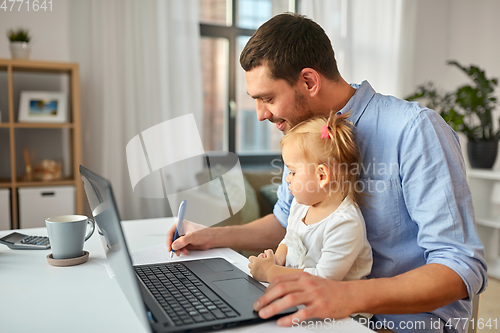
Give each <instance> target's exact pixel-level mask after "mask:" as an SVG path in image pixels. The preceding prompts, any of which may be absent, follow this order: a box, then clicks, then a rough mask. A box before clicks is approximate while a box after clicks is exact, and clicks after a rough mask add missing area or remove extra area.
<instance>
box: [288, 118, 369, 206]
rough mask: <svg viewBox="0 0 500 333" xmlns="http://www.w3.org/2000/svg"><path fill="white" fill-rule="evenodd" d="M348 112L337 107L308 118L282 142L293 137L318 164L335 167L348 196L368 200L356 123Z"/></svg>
mask: <svg viewBox="0 0 500 333" xmlns="http://www.w3.org/2000/svg"><path fill="white" fill-rule="evenodd" d="M349 116H350V111H349V112H346V113H344V114H341V113H337V112H335V111H331V112H330V116H329V117H328V119H327V118H325V117H316V118H311V119H308V120H306V121H304V122H302V123H300V124H298V125H296V126H295V127H293V128H292V129H291V130H290V131H289V132H288V133H287V134H286V135H285V136H284V137H283V138H282V139H281V146H283V144H284V143H285V142H286V141H288V140H289V139H290V138H292V137H296V138H298V139H299V140H296V141H295V140H294V141H295V142H296V143H297V145H298V147H297V148H298V149H300V150H301V151H302V152H303V153H304V155H305V156H306V157H308V158H313V159H314V160H315V162H316V163H318V164H325V165H327V166H328V167H329V168H330V169H331V170H332V177H333V181H335V182H336V185H337V186H338V189H339V190H340V191H341V192H342V194H343V195H344V197H347V196H351V197H352V199H353V200H354V201H355V202H357V203H359V204H364V203H363V201H362V199H361V196H362V195H363V193H362V192H361V191H360V190H359V184H358V181H359V174H360V171H361V155H360V152H359V147H358V145H357V143H356V138H355V127H354V125H353V123H352V122H351V121H348V120H347V119H348V118H349Z"/></svg>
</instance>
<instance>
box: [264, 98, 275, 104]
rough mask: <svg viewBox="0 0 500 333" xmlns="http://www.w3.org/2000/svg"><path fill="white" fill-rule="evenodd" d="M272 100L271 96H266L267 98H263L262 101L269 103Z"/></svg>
mask: <svg viewBox="0 0 500 333" xmlns="http://www.w3.org/2000/svg"><path fill="white" fill-rule="evenodd" d="M272 100H273V99H272V98H267V99H263V100H262V102H264V103H271V101H272Z"/></svg>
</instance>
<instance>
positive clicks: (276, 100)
mask: <svg viewBox="0 0 500 333" xmlns="http://www.w3.org/2000/svg"><path fill="white" fill-rule="evenodd" d="M245 76H246V81H247V92H248V94H249V95H250V96H251V97H252V98H253V99H255V103H256V109H257V119H259V121H264V120H266V119H267V120H269V121H270V122H272V123H275V124H276V127H277V128H278V129H279V130H280V131H282V132H283V133H284V134H286V133H287V132H288V131H289V130H290V129H291V128H292V127H293V126H295V125H297V124H298V123H300V122H302V121H304V120H306V119H309V118H311V117H313V116H314V113H313V111H312V110H311V108H310V107H309V105H308V103H307V101H306V98H305V96H304V95H303V94H302V93H301V92H300V91H299V89H298V85H297V84H296V85H294V86H290V85H289V84H288V82H286V81H285V80H281V79H280V80H275V79H272V78H271V77H270V74H269V71H268V68H267V66H266V65H261V66H258V67H255V68H253V69H251V70H249V71H248V72H246V73H245Z"/></svg>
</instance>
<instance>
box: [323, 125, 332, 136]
mask: <svg viewBox="0 0 500 333" xmlns="http://www.w3.org/2000/svg"><path fill="white" fill-rule="evenodd" d="M329 137H330V132H329V131H328V125H323V126H321V138H322V139H328V138H329Z"/></svg>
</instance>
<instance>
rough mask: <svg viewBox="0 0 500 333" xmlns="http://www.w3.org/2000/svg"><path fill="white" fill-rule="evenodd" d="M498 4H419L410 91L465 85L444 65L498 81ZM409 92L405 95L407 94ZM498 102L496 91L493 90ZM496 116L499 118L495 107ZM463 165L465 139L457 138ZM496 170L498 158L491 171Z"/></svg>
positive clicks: (478, 0)
mask: <svg viewBox="0 0 500 333" xmlns="http://www.w3.org/2000/svg"><path fill="white" fill-rule="evenodd" d="M499 14H500V1H498V0H419V1H418V5H417V13H416V15H417V18H416V22H417V29H416V35H415V47H414V50H415V52H414V58H413V66H412V68H411V69H409V73H408V74H409V75H410V82H412V83H413V85H414V87H416V86H417V85H418V84H421V83H424V82H425V81H433V82H434V83H435V84H436V85H438V86H439V87H442V88H443V89H446V90H451V89H454V88H456V87H458V86H459V85H462V84H465V83H468V82H469V79H468V77H467V76H466V75H465V74H463V73H462V72H461V71H460V70H458V69H457V68H456V67H452V66H449V65H446V61H447V60H457V61H458V62H459V63H461V64H462V65H470V64H474V65H476V66H479V67H480V68H482V69H485V70H486V75H487V76H488V77H490V78H491V77H497V78H500V39H499V37H498V32H500V20H499V19H498V15H499ZM409 92H411V90H410V91H408V93H409ZM496 95H497V98H498V99H499V100H500V87H497V91H496ZM495 113H496V116H497V117H498V116H500V107H497V110H496V112H495ZM460 139H461V143H462V151H463V154H464V158H465V160H466V163H468V160H467V153H466V145H467V139H466V138H465V136H464V135H462V134H460ZM499 168H500V158H498V159H497V163H496V164H495V166H494V169H499Z"/></svg>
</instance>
